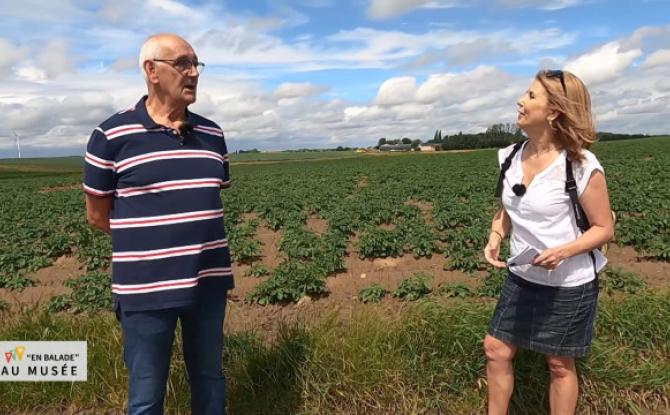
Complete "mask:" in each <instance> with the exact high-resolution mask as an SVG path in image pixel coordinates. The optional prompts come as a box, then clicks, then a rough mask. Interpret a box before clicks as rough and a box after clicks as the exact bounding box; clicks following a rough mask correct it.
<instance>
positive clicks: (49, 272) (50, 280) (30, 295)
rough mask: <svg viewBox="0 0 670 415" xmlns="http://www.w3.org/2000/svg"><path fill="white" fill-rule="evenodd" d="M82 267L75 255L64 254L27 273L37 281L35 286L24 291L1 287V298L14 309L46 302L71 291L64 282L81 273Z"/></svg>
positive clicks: (26, 307) (27, 307)
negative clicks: (48, 264) (43, 266)
mask: <svg viewBox="0 0 670 415" xmlns="http://www.w3.org/2000/svg"><path fill="white" fill-rule="evenodd" d="M82 269H83V266H82V264H81V263H79V261H77V259H76V258H75V257H73V256H62V257H60V258H58V259H57V260H56V261H55V262H54V263H53V264H52V265H51V266H48V267H46V268H42V269H40V270H38V271H37V272H35V273H34V274H29V275H27V277H28V278H30V279H31V280H33V281H35V286H33V287H26V288H24V289H23V290H22V291H14V290H8V289H6V288H0V299H2V300H4V301H7V303H9V305H10V307H11V308H12V310H15V309H29V308H32V307H35V306H37V305H40V304H44V303H46V302H47V301H48V300H49V299H50V298H51V297H53V296H56V295H60V294H67V293H69V292H70V289H69V288H67V287H65V286H64V285H63V282H64V281H66V280H69V279H72V278H76V277H78V276H79V275H81V273H82Z"/></svg>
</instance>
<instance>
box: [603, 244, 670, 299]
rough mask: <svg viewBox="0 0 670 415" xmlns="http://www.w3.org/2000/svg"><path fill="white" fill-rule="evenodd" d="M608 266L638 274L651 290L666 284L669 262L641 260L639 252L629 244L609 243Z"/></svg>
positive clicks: (669, 269)
mask: <svg viewBox="0 0 670 415" xmlns="http://www.w3.org/2000/svg"><path fill="white" fill-rule="evenodd" d="M607 259H608V261H609V266H610V267H621V268H623V269H624V270H626V271H631V272H634V273H636V274H637V275H639V276H640V278H641V279H642V280H643V281H644V282H645V283H647V287H648V288H649V289H651V290H654V289H658V288H664V287H667V286H668V276H669V275H670V263H668V262H660V261H642V260H640V259H641V256H640V254H639V253H638V252H637V251H636V250H635V248H633V247H631V246H623V247H622V246H618V245H616V244H610V246H609V250H608V252H607Z"/></svg>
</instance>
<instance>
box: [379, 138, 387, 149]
mask: <svg viewBox="0 0 670 415" xmlns="http://www.w3.org/2000/svg"><path fill="white" fill-rule="evenodd" d="M384 144H386V138H385V137H382V138H380V139H379V141H378V142H377V147H379V146H383V145H384Z"/></svg>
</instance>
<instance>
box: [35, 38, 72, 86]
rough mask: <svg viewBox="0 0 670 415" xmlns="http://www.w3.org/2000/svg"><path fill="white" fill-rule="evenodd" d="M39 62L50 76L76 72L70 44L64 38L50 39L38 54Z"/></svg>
mask: <svg viewBox="0 0 670 415" xmlns="http://www.w3.org/2000/svg"><path fill="white" fill-rule="evenodd" d="M37 63H38V64H39V65H40V67H41V69H43V70H44V72H45V73H46V75H47V76H48V77H50V78H53V77H57V76H60V75H63V74H65V73H70V72H74V68H73V66H72V62H71V60H70V56H69V51H68V45H67V43H66V42H65V41H64V40H62V39H52V40H49V41H48V42H47V43H46V45H44V48H43V49H42V51H41V52H40V54H39V55H38V56H37Z"/></svg>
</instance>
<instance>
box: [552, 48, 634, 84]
mask: <svg viewBox="0 0 670 415" xmlns="http://www.w3.org/2000/svg"><path fill="white" fill-rule="evenodd" d="M640 55H642V51H641V50H639V49H630V50H627V51H622V49H621V46H620V43H619V42H617V41H615V42H609V43H606V44H604V45H602V46H600V47H598V48H597V49H595V50H594V51H591V52H587V53H584V54H582V55H580V56H578V57H576V58H575V59H571V60H570V61H568V62H567V63H566V64H565V69H566V70H568V71H571V72H573V73H574V74H575V75H577V76H578V77H580V78H581V79H582V81H584V83H586V84H596V83H600V82H604V81H608V80H611V79H613V78H616V77H617V76H620V75H621V74H622V73H623V72H624V71H625V70H626V69H627V68H628V67H629V66H630V65H631V64H632V63H633V62H634V61H635V60H636V59H637V58H638V57H640Z"/></svg>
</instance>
